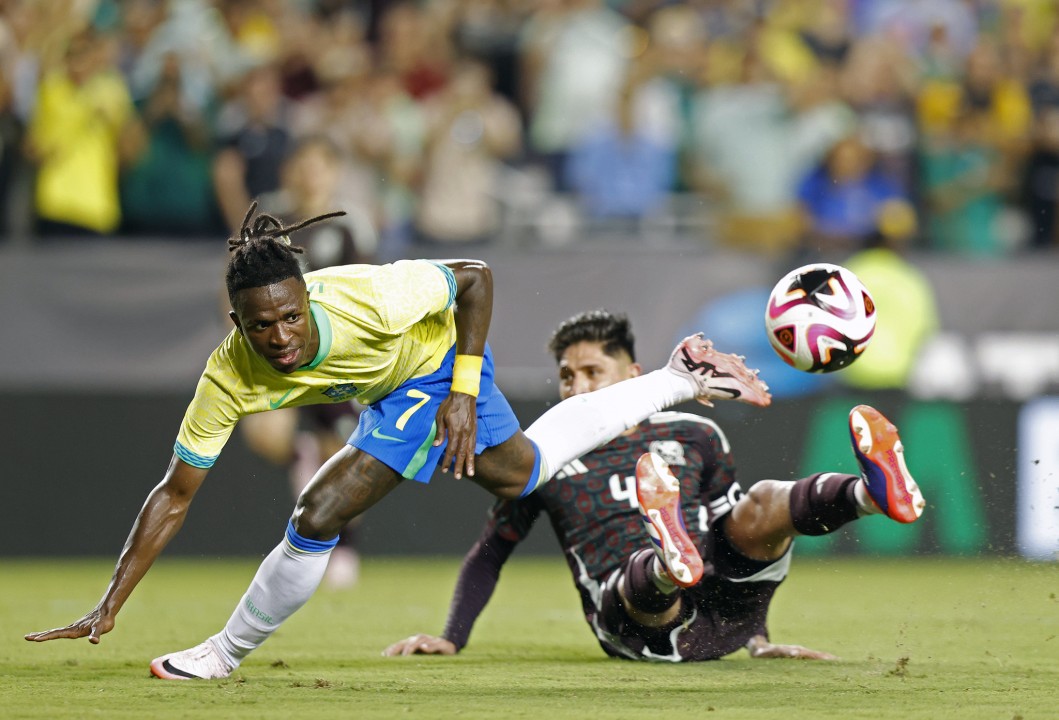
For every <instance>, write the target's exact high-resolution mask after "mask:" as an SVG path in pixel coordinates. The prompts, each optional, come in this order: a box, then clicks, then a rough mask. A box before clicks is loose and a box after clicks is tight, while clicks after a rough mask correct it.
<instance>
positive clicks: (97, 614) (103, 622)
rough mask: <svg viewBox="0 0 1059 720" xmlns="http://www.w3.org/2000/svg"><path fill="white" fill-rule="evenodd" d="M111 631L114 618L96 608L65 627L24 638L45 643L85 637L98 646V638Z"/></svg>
mask: <svg viewBox="0 0 1059 720" xmlns="http://www.w3.org/2000/svg"><path fill="white" fill-rule="evenodd" d="M113 629H114V618H113V617H112V616H110V615H109V614H106V613H104V612H103V611H102V610H100V609H99V608H96V609H95V610H93V611H92V612H90V613H88V614H87V615H85V616H84V617H83V618H81V619H80V620H77V621H76V622H73V623H71V624H69V625H67V626H66V627H61V628H55V629H54V630H42V631H41V632H35V633H29V634H28V635H26V636H25V637H26V639H27V640H29V641H30V642H45V641H47V640H58V639H60V638H64V639H68V640H74V639H76V638H83V637H85V636H86V635H87V636H88V642H90V643H92V644H93V645H98V644H99V638H100V636H102V635H105V634H106V633H108V632H110V631H111V630H113Z"/></svg>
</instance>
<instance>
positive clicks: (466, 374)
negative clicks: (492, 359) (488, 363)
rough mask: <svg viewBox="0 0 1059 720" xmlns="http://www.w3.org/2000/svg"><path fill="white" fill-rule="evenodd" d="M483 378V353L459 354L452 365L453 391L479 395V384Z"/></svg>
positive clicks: (473, 395)
mask: <svg viewBox="0 0 1059 720" xmlns="http://www.w3.org/2000/svg"><path fill="white" fill-rule="evenodd" d="M481 379H482V356H481V355H457V356H456V362H455V363H453V365H452V392H459V393H464V394H465V395H470V396H471V397H478V384H479V382H480V381H481Z"/></svg>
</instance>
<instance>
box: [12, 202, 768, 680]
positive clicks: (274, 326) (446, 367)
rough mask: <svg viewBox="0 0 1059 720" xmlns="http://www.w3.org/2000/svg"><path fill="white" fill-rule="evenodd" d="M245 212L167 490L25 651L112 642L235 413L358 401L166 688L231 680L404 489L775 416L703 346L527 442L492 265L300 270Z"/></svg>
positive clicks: (510, 475) (520, 489)
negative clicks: (64, 614) (380, 505)
mask: <svg viewBox="0 0 1059 720" xmlns="http://www.w3.org/2000/svg"><path fill="white" fill-rule="evenodd" d="M254 210H255V206H251V208H250V211H248V212H247V215H246V218H245V219H244V221H243V224H242V227H241V228H240V231H239V236H238V237H235V238H232V239H230V240H229V249H230V250H231V251H232V255H231V258H230V260H229V264H228V268H227V272H226V276H225V280H226V285H227V290H228V297H229V300H230V302H231V305H232V312H231V318H232V321H233V322H234V324H235V329H234V330H233V331H232V333H231V335H229V336H228V337H227V338H226V339H225V340H224V342H222V343H221V345H220V347H218V348H217V350H215V351H214V352H213V354H212V355H211V356H210V359H209V361H208V362H207V364H206V370H205V371H204V372H203V374H202V378H201V379H200V381H199V384H198V388H197V389H196V391H195V397H194V399H193V400H192V402H191V405H190V406H189V407H188V411H187V414H186V415H185V418H184V421H183V423H182V424H181V427H180V431H179V433H178V435H177V440H176V445H175V448H174V455H173V459H172V460H171V461H170V463H169V468H168V470H167V471H166V474H165V477H164V478H163V479H162V481H161V483H159V484H158V485H157V486H156V487H155V488H154V490H152V491H151V493H150V494H149V495H148V497H147V501H146V503H145V504H144V506H143V508H142V509H141V510H140V513H139V515H138V516H137V518H136V521H135V523H134V524H133V527H132V531H131V533H130V534H129V537H128V540H127V541H126V543H125V547H124V549H123V550H122V553H121V556H120V557H119V559H118V563H117V567H116V568H115V571H114V575H113V578H112V579H111V582H110V584H109V586H108V587H107V589H106V592H105V593H104V595H103V597H102V599H101V600H100V601H99V604H98V605H97V606H96V607H95V608H94V609H93V610H91V611H90V612H88V613H87V614H86V615H85V616H84V617H82V618H81V619H79V620H77V621H75V622H74V623H72V624H70V625H68V626H66V627H62V628H57V629H54V630H49V631H45V632H37V633H30V634H29V635H26V639H27V640H32V641H38V642H39V641H45V640H52V639H56V638H80V637H85V636H87V637H88V639H89V641H90V642H92V643H98V642H99V640H100V637H101V636H102V635H103V634H105V633H107V632H110V630H112V629H113V627H114V623H115V618H116V616H117V613H118V611H119V610H120V609H121V607H122V605H124V603H125V601H126V600H127V599H128V597H129V595H130V594H131V593H132V591H133V589H134V588H135V587H136V585H137V584H138V583H139V581H140V580H141V579H142V578H143V576H144V574H145V573H146V572H147V570H148V569H149V568H150V567H151V564H152V563H153V562H154V560H155V559H156V558H157V557H158V555H159V554H160V553H161V551H162V549H163V548H164V547H165V546H166V544H167V543H168V542H169V541H170V540H171V539H172V538H173V536H174V535H175V534H176V532H177V531H178V530H179V528H180V526H181V524H182V523H183V520H184V517H185V515H186V513H187V510H188V507H189V505H190V503H191V500H192V498H193V497H194V495H195V492H196V491H197V490H198V488H199V486H201V484H202V482H203V481H204V480H205V478H206V475H207V473H208V472H209V468H210V467H211V466H212V465H213V463H214V461H215V460H216V459H217V456H218V455H219V453H220V452H221V449H222V448H223V446H224V444H225V441H226V440H227V438H228V437H229V435H230V434H231V432H232V429H233V428H234V427H235V424H236V423H237V422H238V420H239V418H241V417H244V416H246V415H248V414H250V413H256V412H262V411H265V410H269V409H274V408H277V407H287V406H298V405H308V404H312V403H325V402H336V401H341V400H344V399H348V398H355V399H356V400H358V401H359V402H361V403H363V404H365V405H367V406H368V407H367V410H365V411H364V413H363V414H362V415H361V418H360V423H359V425H358V427H357V430H356V432H354V433H353V435H352V437H350V438H349V441H348V444H347V445H346V446H345V447H343V449H342V450H340V451H339V452H338V453H337V454H335V455H334V456H333V457H332V458H331V459H330V460H328V461H327V462H326V463H324V465H323V467H321V468H320V470H319V471H318V472H317V474H316V476H315V477H314V478H313V479H312V481H311V482H310V483H309V485H308V486H307V487H306V488H305V490H304V491H303V492H302V494H301V496H300V497H299V498H298V501H297V503H296V505H295V508H294V513H293V514H292V516H291V519H290V521H289V522H288V523H287V529H286V533H285V535H284V538H283V540H282V541H281V542H280V543H279V545H278V546H277V547H276V548H275V549H274V550H273V551H272V552H271V553H270V554H269V555H268V557H266V558H265V560H264V561H263V562H262V564H261V567H260V568H259V569H258V572H257V574H256V575H255V576H254V579H253V581H252V582H251V585H250V588H249V589H248V590H247V592H246V594H245V595H244V596H243V598H242V600H241V601H240V602H239V604H238V605H237V606H236V608H235V611H234V612H233V613H232V615H231V617H230V618H229V620H228V622H227V623H226V625H225V626H224V628H223V629H222V630H221V631H220V632H218V633H217V634H216V635H213V636H212V637H210V638H208V639H207V640H206V641H205V642H202V643H200V644H199V645H196V646H195V647H192V648H190V649H188V650H184V651H181V652H176V653H171V654H169V655H164V656H162V657H159V658H157V659H155V660H154V661H153V662H152V663H151V672H152V673H154V674H155V675H156V676H158V677H161V678H165V679H173V680H177V679H192V678H201V679H209V678H221V677H227V676H228V675H229V674H230V673H231V672H232V670H234V669H235V668H236V667H238V665H239V664H240V663H241V662H242V660H243V659H244V658H245V657H246V656H247V655H248V654H249V653H250V652H251V651H252V650H254V649H255V648H256V647H258V646H259V645H261V643H263V642H264V641H265V640H266V639H267V638H268V637H269V636H270V635H271V634H272V633H273V632H274V631H275V630H276V628H278V627H279V626H280V624H281V623H282V622H283V621H284V620H286V618H288V617H290V615H291V614H293V613H294V612H295V611H296V610H297V609H298V608H300V607H301V606H302V605H303V604H305V602H306V601H308V599H309V597H310V596H311V595H312V594H313V592H314V591H315V590H316V587H317V585H319V583H320V580H321V578H322V577H323V573H324V570H325V568H326V566H327V560H328V555H329V553H330V551H331V549H332V548H333V547H334V545H335V543H336V542H337V536H338V533H339V530H340V529H341V528H342V527H344V526H345V525H346V524H347V523H348V522H349V521H350V520H352V519H353V518H355V517H357V516H358V515H360V514H361V513H362V512H364V511H365V510H367V509H368V508H370V507H371V506H372V505H374V504H375V503H376V502H378V501H379V500H380V499H382V498H383V497H384V496H385V495H386V494H387V493H389V492H390V491H391V490H393V489H394V488H395V487H397V485H399V484H400V483H401V482H402V481H403V480H405V479H408V480H417V481H420V482H428V481H429V480H430V476H431V474H432V473H433V470H434V468H435V467H437V466H438V465H439V464H440V466H441V468H442V470H443V471H449V470H451V471H452V472H453V474H454V475H455V477H456V478H457V479H458V478H462V477H463V476H464V475H466V476H468V477H469V478H471V479H472V480H474V481H475V482H477V483H478V484H479V485H481V486H482V487H484V488H485V489H487V490H489V491H490V492H491V493H493V494H494V495H496V496H497V497H500V498H517V497H522V496H525V495H528V494H529V493H531V492H533V490H535V489H536V488H537V486H538V485H540V484H541V483H543V482H545V481H546V480H548V479H549V478H550V477H551V475H552V474H553V473H555V472H557V471H558V470H559V469H560V468H562V467H563V466H564V465H566V464H567V463H568V462H570V461H572V460H573V459H575V458H577V457H579V456H581V455H583V454H585V453H586V452H588V451H589V450H591V449H593V448H595V447H597V446H599V445H601V444H603V443H605V442H607V441H609V440H611V439H612V438H614V437H616V436H617V435H618V434H619V433H622V432H624V431H625V430H627V429H628V428H630V427H633V426H635V425H636V424H638V423H639V422H641V421H642V420H644V419H645V418H646V417H648V416H649V415H651V414H653V413H655V412H658V411H660V410H662V409H664V408H666V407H669V406H672V405H675V404H677V403H679V402H683V401H687V400H691V399H693V398H694V399H698V400H699V401H700V402H704V403H706V404H709V403H710V401H711V400H717V399H725V400H738V401H740V402H746V403H749V404H752V405H757V406H761V407H764V406H767V405H768V404H769V402H770V400H771V398H770V396H769V394H768V388H767V387H766V386H765V384H764V383H763V382H762V381H761V380H760V379H758V377H757V374H756V371H755V372H751V371H749V370H747V368H746V366H745V365H744V364H743V361H742V358H739V357H736V356H734V355H728V354H725V353H720V352H718V351H716V350H714V349H713V347H712V345H711V344H710V343H709V342H708V341H705V340H703V339H702V337H701V336H698V335H696V336H692V337H689V338H687V339H685V340H684V341H683V342H681V343H680V344H679V345H678V346H677V348H676V349H675V350H674V351H673V354H672V356H671V357H670V360H669V363H668V364H667V365H666V367H664V368H661V369H659V370H655V371H654V372H650V373H646V374H644V375H641V376H640V377H637V378H632V379H630V380H627V381H625V382H622V383H618V384H615V385H612V386H610V387H608V388H603V389H602V390H599V391H597V392H593V393H588V394H585V395H578V396H576V397H573V398H570V399H569V400H566V401H564V402H562V403H559V404H558V405H556V406H555V407H553V408H551V409H550V410H549V411H548V412H546V413H545V414H544V415H542V416H541V418H540V419H539V420H537V421H536V422H535V423H533V425H531V426H530V427H529V428H528V429H527V430H526V432H525V433H523V432H522V430H521V429H520V428H519V426H518V422H517V420H516V419H515V416H514V413H513V412H512V411H511V407H510V406H509V405H508V402H507V400H506V399H505V398H504V396H503V394H502V393H501V392H500V390H499V388H497V387H496V386H495V385H494V383H493V361H492V354H491V352H490V350H489V348H488V346H487V345H486V335H487V332H488V330H489V324H490V319H491V316H492V299H493V286H492V275H491V272H490V270H489V268H488V267H487V266H486V265H485V264H484V263H481V262H479V261H475V260H453V261H446V262H443V263H434V262H430V261H425V260H411V261H400V262H396V263H393V264H391V265H382V266H370V265H349V266H344V267H338V268H328V269H324V270H319V271H316V272H310V273H306V274H305V275H303V274H302V271H301V269H300V267H299V264H298V261H297V258H296V253H298V252H300V248H297V247H295V246H292V245H291V244H290V239H289V237H288V236H289V234H290V233H291V232H293V231H295V230H297V229H300V228H301V227H304V226H305V225H307V224H309V223H311V222H316V221H318V220H322V219H325V218H327V217H331V216H330V215H325V216H321V217H317V218H312V219H310V220H307V221H305V222H303V223H301V224H299V225H297V226H294V227H290V228H284V227H282V226H281V224H280V223H279V221H277V220H276V219H275V218H273V217H271V216H269V215H259V216H258V217H256V218H254V217H253V213H254Z"/></svg>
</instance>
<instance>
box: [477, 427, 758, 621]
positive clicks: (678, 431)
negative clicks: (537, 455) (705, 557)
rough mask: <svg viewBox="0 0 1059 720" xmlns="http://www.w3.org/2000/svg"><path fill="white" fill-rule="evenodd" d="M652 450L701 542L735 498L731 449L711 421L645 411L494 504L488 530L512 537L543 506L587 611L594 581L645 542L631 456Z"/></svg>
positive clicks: (517, 538)
mask: <svg viewBox="0 0 1059 720" xmlns="http://www.w3.org/2000/svg"><path fill="white" fill-rule="evenodd" d="M647 451H651V452H654V453H657V454H658V455H659V456H661V457H662V458H663V459H664V460H665V461H666V462H667V463H668V464H669V466H670V468H671V469H672V471H673V474H674V475H676V477H677V478H679V479H680V485H681V497H682V501H683V510H684V519H685V523H686V525H687V528H688V534H689V535H691V537H692V539H694V540H695V542H696V544H697V545H699V547H702V542H703V538H704V535H705V534H706V532H707V530H708V528H709V527H710V525H711V524H712V523H713V521H714V520H715V519H716V518H717V517H720V516H721V515H723V514H725V513H726V512H727V511H728V510H729V509H730V508H731V504H732V503H733V502H734V500H735V496H736V494H737V493H738V485H735V477H734V466H733V461H732V453H731V448H730V447H729V445H728V440H727V438H726V437H725V436H724V433H723V432H722V431H721V430H720V428H718V427H717V425H716V424H714V422H713V421H712V420H709V419H706V418H703V417H700V416H698V415H691V414H688V413H677V412H664V413H658V414H656V415H653V416H651V417H650V418H649V419H648V420H646V421H644V422H643V423H641V424H640V425H638V426H637V427H635V428H634V429H633V430H632V431H631V432H630V433H629V434H628V435H623V436H621V437H618V438H617V439H615V440H612V441H611V442H609V443H607V444H606V445H603V446H602V447H599V448H597V449H596V450H593V451H592V452H590V453H588V454H587V455H584V456H583V457H581V458H579V459H577V460H575V461H573V462H571V463H570V464H568V465H567V466H566V467H564V468H563V469H562V470H561V471H560V472H559V473H557V474H556V475H555V477H553V478H552V480H551V481H550V482H548V483H547V484H545V485H543V486H542V487H540V488H538V489H537V491H536V492H534V493H533V494H532V495H530V496H529V497H527V498H524V499H521V500H506V501H505V500H502V501H499V502H497V503H496V504H495V505H494V506H493V509H492V511H491V513H490V518H489V522H488V524H487V527H486V530H485V533H483V537H485V536H486V535H487V534H489V533H491V532H495V533H497V534H498V535H499V536H501V537H502V538H504V539H506V540H508V541H510V542H513V543H518V542H520V541H521V540H523V539H524V538H525V537H526V536H527V534H528V533H529V531H530V528H531V527H532V526H533V523H534V522H535V521H536V519H537V518H538V517H539V515H540V513H541V512H544V513H545V514H546V515H547V516H548V518H549V520H550V521H551V524H552V528H553V529H554V530H555V534H556V537H558V539H559V544H560V545H561V546H562V549H563V553H564V554H565V556H566V560H567V563H568V564H569V565H570V570H571V572H572V573H573V575H574V579H575V581H576V583H577V586H578V590H579V591H580V593H581V597H582V603H583V604H584V605H585V610H586V613H587V612H589V610H590V609H591V610H593V611H594V609H595V605H594V601H593V599H592V595H593V594H594V593H595V589H596V588H597V587H598V585H599V583H601V582H602V581H603V579H604V578H605V577H606V576H607V575H608V574H610V573H611V572H612V571H613V570H614V569H616V568H617V567H618V566H619V565H620V564H621V563H622V562H623V561H624V560H625V559H626V558H627V557H629V556H630V555H631V554H632V553H634V552H636V551H637V550H641V549H643V548H644V547H648V546H649V541H648V539H647V535H646V532H645V530H644V527H643V521H642V520H641V519H640V510H639V505H638V504H637V501H636V474H635V473H636V461H637V460H638V459H639V458H640V456H641V455H642V454H643V453H645V452H647Z"/></svg>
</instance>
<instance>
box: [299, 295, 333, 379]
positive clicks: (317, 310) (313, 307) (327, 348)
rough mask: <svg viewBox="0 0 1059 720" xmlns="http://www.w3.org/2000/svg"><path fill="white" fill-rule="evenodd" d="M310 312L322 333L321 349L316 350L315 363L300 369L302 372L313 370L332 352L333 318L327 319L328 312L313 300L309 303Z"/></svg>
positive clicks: (319, 331) (318, 330) (317, 329)
mask: <svg viewBox="0 0 1059 720" xmlns="http://www.w3.org/2000/svg"><path fill="white" fill-rule="evenodd" d="M309 311H310V312H311V313H312V314H313V320H315V321H316V331H317V332H318V333H320V347H318V348H317V349H316V357H314V358H313V361H312V362H311V363H309V364H308V365H306V366H305V367H303V368H300V369H301V370H312V369H313V368H315V367H316V366H317V365H319V364H320V363H322V362H323V361H324V358H326V357H327V353H329V352H331V318H329V317H327V311H326V310H324V309H323V308H322V307H320V305H319V304H317V303H314V302H313V301H312V300H310V301H309Z"/></svg>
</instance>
